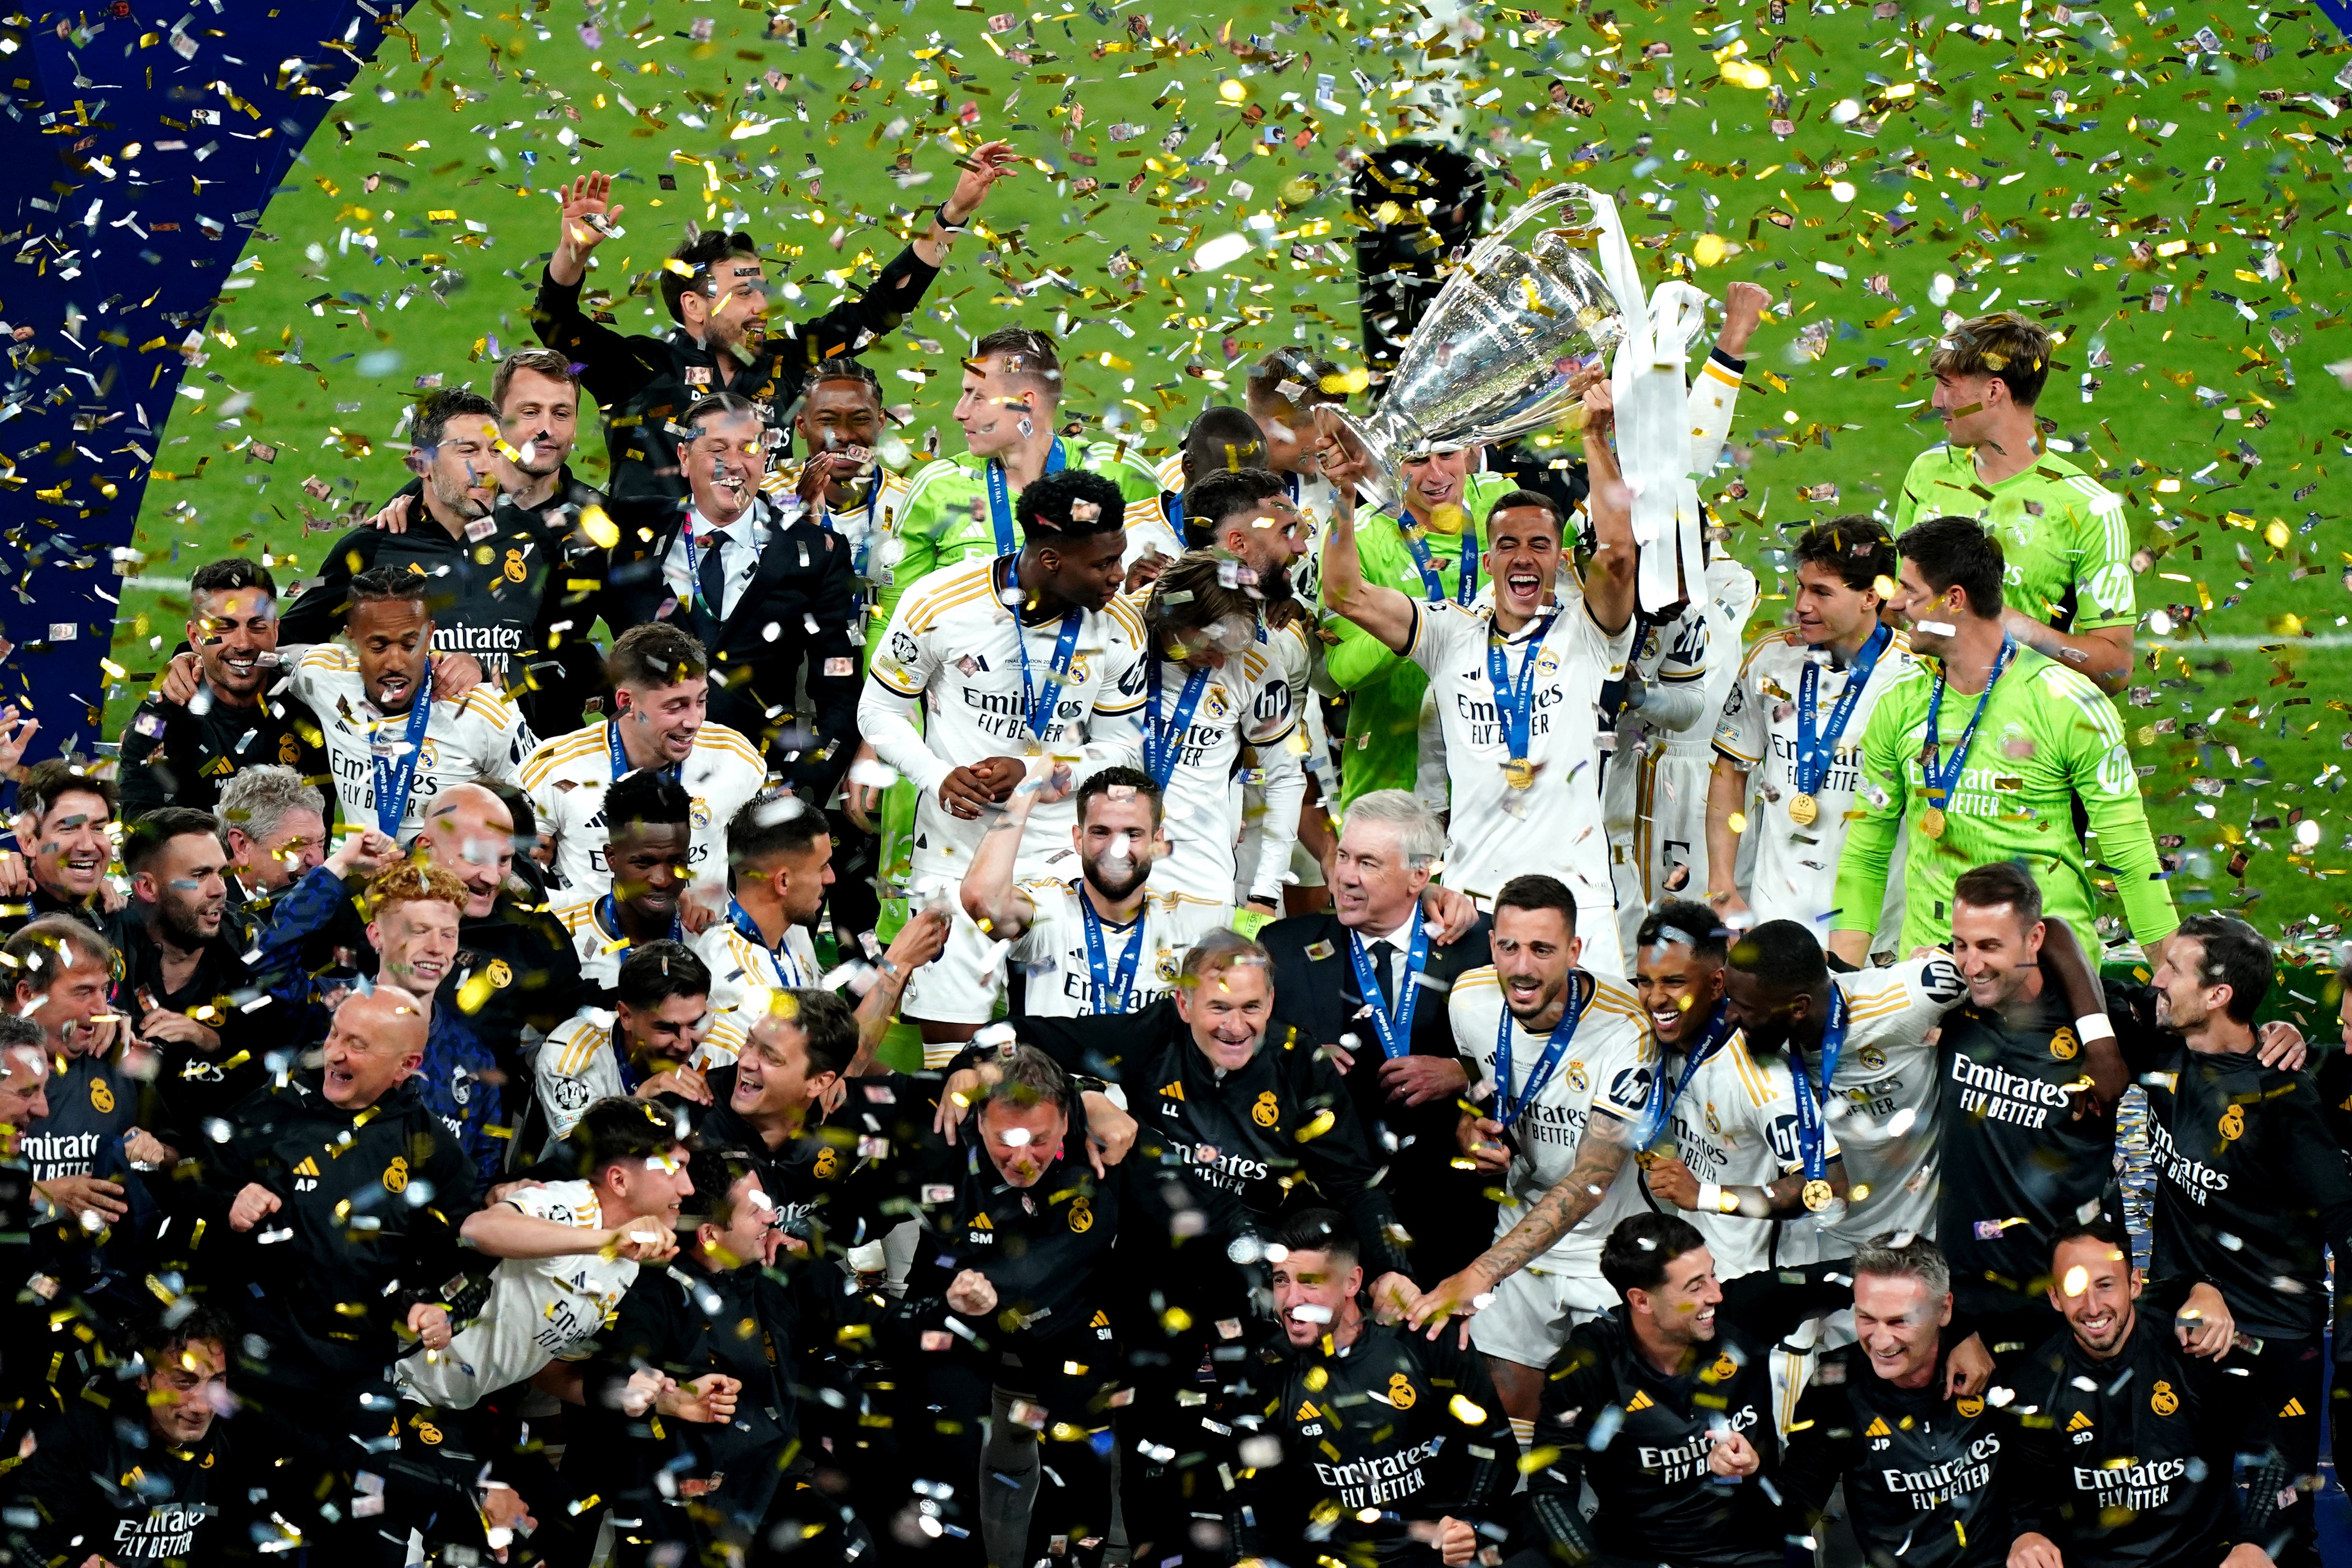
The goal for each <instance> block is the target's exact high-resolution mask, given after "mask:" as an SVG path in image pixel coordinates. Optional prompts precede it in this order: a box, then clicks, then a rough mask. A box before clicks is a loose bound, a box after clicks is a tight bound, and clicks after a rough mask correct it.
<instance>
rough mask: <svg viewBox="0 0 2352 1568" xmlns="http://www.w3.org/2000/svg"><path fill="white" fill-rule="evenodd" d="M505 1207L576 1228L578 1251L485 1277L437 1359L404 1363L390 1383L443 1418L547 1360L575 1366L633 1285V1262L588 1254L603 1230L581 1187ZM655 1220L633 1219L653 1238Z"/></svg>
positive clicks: (538, 1191) (546, 1190)
mask: <svg viewBox="0 0 2352 1568" xmlns="http://www.w3.org/2000/svg"><path fill="white" fill-rule="evenodd" d="M506 1201H507V1202H508V1203H509V1204H512V1205H514V1206H515V1207H516V1208H519V1209H520V1210H521V1211H522V1212H523V1213H525V1214H527V1215H530V1216H531V1217H532V1218H534V1219H543V1220H551V1221H552V1222H553V1223H555V1224H557V1225H566V1226H574V1227H576V1228H577V1229H579V1230H580V1231H581V1232H582V1233H583V1235H582V1237H581V1241H580V1247H581V1250H580V1251H578V1252H573V1253H566V1254H564V1255H563V1256H562V1257H561V1258H508V1259H506V1260H505V1261H503V1262H501V1263H500V1264H499V1266H498V1268H495V1269H494V1270H492V1271H491V1274H490V1290H489V1296H488V1299H487V1300H485V1301H484V1302H483V1303H482V1310H481V1312H480V1314H479V1315H478V1316H477V1317H476V1318H475V1319H474V1321H472V1322H470V1323H467V1325H466V1326H465V1327H464V1328H463V1329H461V1330H459V1331H458V1332H457V1337H456V1338H455V1339H453V1340H452V1341H451V1342H449V1346H448V1348H447V1349H446V1350H441V1351H424V1350H420V1351H417V1352H414V1353H413V1354H410V1355H407V1356H404V1357H403V1358H401V1360H399V1361H398V1362H396V1363H394V1365H393V1371H392V1376H393V1381H394V1383H395V1384H398V1385H399V1388H400V1392H401V1393H402V1394H403V1395H404V1396H405V1397H407V1398H409V1399H413V1400H415V1401H417V1402H418V1403H420V1404H424V1405H441V1406H445V1407H446V1408H448V1409H452V1410H465V1409H468V1408H470V1407H472V1406H473V1405H475V1404H476V1403H477V1402H478V1401H479V1400H480V1399H481V1398H482V1396H483V1395H484V1394H494V1393H496V1392H497V1391H498V1390H499V1389H501V1388H509V1387H512V1386H513V1385H514V1384H518V1383H521V1382H523V1381H524V1380H525V1379H527V1378H530V1377H531V1376H533V1375H534V1374H536V1373H538V1372H539V1371H540V1369H541V1368H542V1367H544V1366H546V1365H547V1363H550V1362H552V1361H579V1360H583V1359H584V1358H585V1357H586V1355H587V1353H588V1349H589V1346H590V1345H591V1343H592V1342H593V1341H594V1340H595V1338H596V1335H597V1334H598V1333H599V1332H601V1331H603V1329H604V1319H605V1317H606V1316H607V1315H608V1314H610V1313H611V1311H612V1310H613V1309H614V1307H617V1306H618V1305H620V1301H621V1298H622V1297H623V1296H625V1295H626V1294H628V1290H629V1287H630V1286H631V1285H633V1284H635V1282H636V1278H637V1264H636V1260H635V1259H634V1258H605V1257H604V1256H602V1255H601V1254H600V1253H599V1251H598V1249H597V1241H598V1239H599V1238H600V1237H602V1235H603V1233H604V1228H605V1226H604V1220H603V1218H602V1217H601V1216H600V1215H599V1212H598V1209H597V1205H596V1189H595V1188H594V1187H593V1186H592V1185H590V1184H588V1183H586V1182H551V1183H549V1184H547V1185H545V1186H542V1187H525V1188H522V1189H520V1190H519V1191H517V1192H514V1193H511V1194H509V1195H508V1197H507V1199H506ZM660 1223H661V1222H660V1221H658V1220H639V1221H637V1222H636V1225H637V1227H638V1228H642V1229H648V1230H650V1229H654V1228H656V1227H657V1226H659V1225H660Z"/></svg>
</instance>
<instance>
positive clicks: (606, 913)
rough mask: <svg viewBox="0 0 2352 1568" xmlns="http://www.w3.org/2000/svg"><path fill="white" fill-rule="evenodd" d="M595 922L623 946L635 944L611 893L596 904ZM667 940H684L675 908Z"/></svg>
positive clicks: (755, 937) (618, 901) (684, 936)
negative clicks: (623, 928)
mask: <svg viewBox="0 0 2352 1568" xmlns="http://www.w3.org/2000/svg"><path fill="white" fill-rule="evenodd" d="M746 918H747V919H748V918H749V917H748V916H747V917H746ZM596 923H597V924H599V925H601V926H603V927H604V929H605V930H606V931H611V932H612V933H613V934H614V936H617V937H619V938H621V939H622V942H623V945H624V946H633V945H635V944H634V943H631V942H629V941H628V933H627V932H625V931H623V930H622V929H621V901H620V900H619V899H618V898H616V897H615V896H614V895H613V894H611V893H607V894H605V895H604V899H603V900H601V901H600V902H599V903H598V904H597V905H596ZM737 929H738V930H740V929H741V928H740V927H738V928H737ZM751 929H752V931H753V932H754V933H755V934H754V936H753V939H752V940H754V941H758V942H761V946H763V947H764V946H765V945H767V944H766V942H764V941H761V939H760V938H759V937H758V936H757V935H756V933H757V931H759V928H758V927H757V926H754V927H752V928H751ZM669 940H670V941H672V942H684V941H685V940H686V925H685V922H684V921H681V920H680V919H679V918H678V915H677V911H676V910H672V911H671V912H670V917H669Z"/></svg>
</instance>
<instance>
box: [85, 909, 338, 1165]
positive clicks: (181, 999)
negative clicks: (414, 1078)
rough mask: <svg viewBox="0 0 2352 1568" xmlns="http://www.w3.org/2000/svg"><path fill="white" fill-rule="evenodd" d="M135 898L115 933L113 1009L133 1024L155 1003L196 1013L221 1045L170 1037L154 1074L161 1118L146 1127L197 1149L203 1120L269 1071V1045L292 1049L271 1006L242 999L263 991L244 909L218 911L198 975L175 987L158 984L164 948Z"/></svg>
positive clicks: (225, 1109)
mask: <svg viewBox="0 0 2352 1568" xmlns="http://www.w3.org/2000/svg"><path fill="white" fill-rule="evenodd" d="M140 907H141V906H140V904H139V902H138V900H135V899H134V900H131V903H130V904H129V905H127V906H126V907H125V908H124V910H123V911H122V915H123V918H122V919H121V921H120V922H118V925H117V930H116V934H117V939H118V941H119V942H120V944H121V954H122V978H121V980H118V981H117V982H115V985H114V1007H115V1011H116V1012H118V1013H121V1014H122V1015H124V1016H127V1017H129V1018H131V1020H132V1021H133V1022H134V1023H135V1022H136V1021H137V1020H139V1019H140V1018H142V1017H144V1016H146V1013H147V1009H148V1007H149V1006H150V1005H154V1006H158V1007H162V1008H163V1009H165V1010H167V1011H169V1012H173V1013H185V1014H187V1015H189V1016H192V1017H193V1016H195V1015H196V1014H197V1013H198V1012H200V1011H202V1010H204V1009H206V1008H209V1009H210V1013H209V1015H208V1016H204V1017H200V1018H197V1019H196V1021H197V1022H198V1023H200V1024H203V1025H204V1026H205V1027H207V1028H209V1029H211V1030H212V1031H213V1033H214V1034H215V1036H217V1037H219V1040H220V1044H219V1045H218V1046H217V1047H215V1048H214V1049H212V1050H209V1051H204V1050H198V1049H197V1048H196V1047H194V1046H193V1045H189V1044H187V1043H185V1042H184V1041H180V1040H167V1041H165V1042H164V1043H163V1053H162V1054H163V1061H162V1063H161V1065H160V1068H159V1069H158V1071H157V1072H156V1074H155V1089H156V1092H157V1094H158V1095H159V1096H160V1098H161V1100H162V1102H163V1104H162V1110H163V1120H162V1121H161V1122H160V1124H153V1123H151V1124H149V1131H152V1132H154V1133H155V1134H156V1136H158V1137H160V1138H162V1139H163V1142H166V1143H169V1144H171V1145H172V1146H173V1148H175V1149H177V1150H179V1151H181V1152H183V1153H185V1152H190V1151H192V1150H194V1148H195V1146H196V1140H197V1139H198V1138H199V1137H201V1136H202V1134H203V1131H204V1124H205V1121H208V1120H210V1119H213V1118H215V1117H224V1116H226V1115H228V1114H229V1113H230V1112H231V1111H232V1110H235V1109H236V1106H237V1105H238V1104H240V1103H241V1102H242V1101H243V1100H245V1099H246V1098H247V1096H248V1095H250V1094H252V1093H253V1092H254V1090H256V1089H259V1088H260V1087H261V1086H262V1085H263V1084H264V1083H265V1082H267V1081H268V1077H269V1072H268V1066H267V1065H266V1061H265V1058H267V1057H268V1055H269V1053H270V1052H271V1051H272V1050H284V1049H289V1048H291V1047H293V1045H294V1042H293V1041H291V1040H288V1039H286V1038H284V1037H283V1026H284V1020H283V1018H282V1017H279V1016H275V1015H274V1014H273V1013H272V1011H271V1009H270V1008H268V1007H261V1008H257V1009H256V1010H255V1011H253V1012H250V1013H248V1012H247V1011H245V1010H244V1004H246V1003H247V1002H249V1001H251V1000H252V999H253V998H254V997H255V996H257V995H258V994H260V987H259V986H258V985H257V984H256V976H255V973H254V964H253V963H252V961H251V958H250V957H249V956H248V955H253V954H256V953H257V947H258V942H257V935H256V932H255V931H254V930H253V927H252V925H251V924H250V922H249V921H247V918H246V915H245V912H244V911H243V910H240V909H238V908H237V906H236V904H234V903H232V904H230V905H229V906H228V908H227V909H226V910H225V911H224V912H223V914H222V917H221V929H220V931H219V932H218V933H217V934H216V935H215V936H214V938H213V939H212V941H210V942H206V943H205V946H204V950H203V952H202V954H201V955H200V956H199V958H198V959H197V962H196V970H195V973H194V974H192V975H190V976H189V977H188V981H187V984H184V985H183V986H181V987H180V989H178V990H177V991H167V990H165V989H164V988H163V947H162V945H161V944H160V943H158V942H156V941H155V939H154V937H153V936H152V934H150V933H149V931H148V929H147V925H146V922H145V921H142V920H141V919H139V911H140Z"/></svg>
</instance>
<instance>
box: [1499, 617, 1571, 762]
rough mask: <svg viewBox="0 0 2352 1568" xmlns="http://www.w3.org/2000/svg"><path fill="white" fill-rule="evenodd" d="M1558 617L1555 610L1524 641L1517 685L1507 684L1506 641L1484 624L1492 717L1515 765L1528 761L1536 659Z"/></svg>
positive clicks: (1534, 698)
mask: <svg viewBox="0 0 2352 1568" xmlns="http://www.w3.org/2000/svg"><path fill="white" fill-rule="evenodd" d="M1558 616H1559V612H1558V611H1557V610H1555V611H1553V612H1552V614H1550V615H1549V616H1545V617H1544V618H1543V619H1542V620H1540V621H1538V622H1537V623H1536V628H1535V630H1534V632H1533V633H1531V634H1530V635H1529V636H1528V646H1527V657H1526V658H1522V659H1520V660H1519V679H1518V683H1517V685H1513V684H1512V682H1511V661H1510V654H1509V648H1510V640H1509V639H1508V638H1507V637H1504V636H1503V631H1502V628H1501V627H1500V626H1496V625H1495V623H1494V622H1493V621H1491V620H1490V621H1488V622H1487V623H1486V679H1488V680H1489V681H1491V682H1492V683H1493V684H1494V688H1495V717H1496V720H1498V721H1500V722H1501V724H1502V727H1503V746H1504V748H1505V750H1507V751H1508V752H1510V755H1511V760H1512V761H1513V762H1515V763H1524V762H1526V761H1527V760H1528V743H1529V742H1530V740H1531V735H1530V731H1532V730H1533V729H1534V727H1535V711H1536V663H1537V659H1536V655H1537V654H1538V653H1539V652H1541V651H1542V649H1543V640H1544V637H1545V635H1546V634H1547V633H1549V631H1550V630H1551V624H1552V622H1553V621H1554V620H1555V619H1557V618H1558Z"/></svg>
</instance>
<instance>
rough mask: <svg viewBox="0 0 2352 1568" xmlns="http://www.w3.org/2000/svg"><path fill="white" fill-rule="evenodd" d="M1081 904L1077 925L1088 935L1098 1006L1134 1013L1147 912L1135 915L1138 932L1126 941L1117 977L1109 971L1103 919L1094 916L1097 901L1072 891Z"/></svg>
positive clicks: (1117, 1011) (1078, 889)
mask: <svg viewBox="0 0 2352 1568" xmlns="http://www.w3.org/2000/svg"><path fill="white" fill-rule="evenodd" d="M1072 896H1073V897H1075V898H1076V900H1078V921H1079V923H1080V924H1082V925H1083V926H1085V927H1086V931H1087V968H1088V969H1089V970H1091V971H1093V974H1094V985H1095V1006H1096V1007H1097V1009H1099V1010H1101V1011H1105V1012H1111V1013H1131V1012H1133V1011H1135V964H1136V960H1137V959H1138V958H1139V957H1141V956H1142V953H1143V916H1144V911H1143V910H1136V912H1135V929H1134V931H1133V933H1132V934H1131V935H1130V936H1129V938H1128V939H1127V951H1126V952H1123V953H1121V954H1119V958H1118V973H1117V974H1113V973H1111V969H1110V952H1109V948H1108V945H1107V944H1106V943H1105V942H1104V941H1103V923H1102V917H1101V916H1099V915H1097V914H1096V913H1095V906H1094V900H1091V899H1089V898H1087V890H1086V889H1084V888H1076V889H1072Z"/></svg>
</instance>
